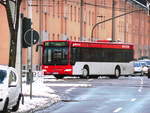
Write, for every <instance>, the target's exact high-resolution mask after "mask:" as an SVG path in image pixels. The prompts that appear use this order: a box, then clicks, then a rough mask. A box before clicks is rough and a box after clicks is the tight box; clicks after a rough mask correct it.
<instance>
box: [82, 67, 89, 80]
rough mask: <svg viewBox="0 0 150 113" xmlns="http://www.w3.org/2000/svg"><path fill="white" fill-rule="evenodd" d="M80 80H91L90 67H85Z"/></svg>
mask: <svg viewBox="0 0 150 113" xmlns="http://www.w3.org/2000/svg"><path fill="white" fill-rule="evenodd" d="M80 78H85V79H87V78H89V68H88V66H84V68H83V70H82V75H81V76H80Z"/></svg>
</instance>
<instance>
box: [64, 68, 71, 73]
mask: <svg viewBox="0 0 150 113" xmlns="http://www.w3.org/2000/svg"><path fill="white" fill-rule="evenodd" d="M64 71H66V72H69V71H72V69H65V70H64Z"/></svg>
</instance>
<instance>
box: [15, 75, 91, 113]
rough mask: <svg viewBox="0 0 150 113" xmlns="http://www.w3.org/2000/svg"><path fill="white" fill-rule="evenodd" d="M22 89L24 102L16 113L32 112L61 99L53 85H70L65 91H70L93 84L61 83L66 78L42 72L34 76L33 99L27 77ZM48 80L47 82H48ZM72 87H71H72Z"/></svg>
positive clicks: (24, 79)
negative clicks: (56, 77) (45, 74)
mask: <svg viewBox="0 0 150 113" xmlns="http://www.w3.org/2000/svg"><path fill="white" fill-rule="evenodd" d="M22 81H23V84H22V91H23V95H24V104H21V102H20V106H19V110H18V111H17V112H15V113H30V112H32V111H36V110H38V109H42V108H44V107H48V106H50V105H52V104H53V103H56V102H59V101H61V98H60V97H59V96H58V95H57V94H56V92H55V91H54V90H53V89H51V88H50V87H51V86H57V87H66V86H67V87H68V89H67V90H66V91H65V93H66V94H67V93H69V92H71V91H72V90H74V89H76V88H77V87H91V84H79V83H77V84H70V83H68V84H67V83H59V82H60V81H65V80H64V79H60V80H58V79H55V78H54V77H53V76H43V75H42V74H39V75H36V76H34V82H33V84H32V99H31V98H30V85H29V84H26V77H24V78H23V80H22ZM52 81H56V82H57V81H58V83H50V82H52ZM46 82H47V83H46ZM70 87H71V88H70Z"/></svg>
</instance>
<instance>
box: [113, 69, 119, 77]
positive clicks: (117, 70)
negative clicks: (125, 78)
mask: <svg viewBox="0 0 150 113" xmlns="http://www.w3.org/2000/svg"><path fill="white" fill-rule="evenodd" d="M119 76H120V68H119V67H117V68H116V69H115V76H114V78H116V79H117V78H119Z"/></svg>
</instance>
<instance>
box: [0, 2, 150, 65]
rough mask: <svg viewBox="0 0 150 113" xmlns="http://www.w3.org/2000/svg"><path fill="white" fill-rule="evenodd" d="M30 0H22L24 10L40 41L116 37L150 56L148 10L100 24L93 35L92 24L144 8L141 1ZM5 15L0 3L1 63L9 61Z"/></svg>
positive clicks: (36, 55)
mask: <svg viewBox="0 0 150 113" xmlns="http://www.w3.org/2000/svg"><path fill="white" fill-rule="evenodd" d="M30 1H32V2H27V0H23V2H22V5H21V12H22V13H23V14H24V16H26V17H29V18H31V19H32V23H33V25H32V27H33V28H34V29H35V30H37V31H38V32H39V34H40V37H41V39H40V40H41V41H43V40H65V39H70V40H76V41H78V40H80V41H81V40H86V41H91V40H94V41H96V40H107V39H113V40H115V41H118V40H119V41H122V42H125V43H133V44H134V45H135V58H139V57H141V56H150V17H148V16H147V11H146V10H145V11H140V12H139V11H136V12H134V13H131V14H128V15H124V16H122V17H119V18H117V19H115V20H114V21H112V20H110V21H107V22H105V23H102V24H99V25H98V26H97V27H96V28H95V29H94V33H93V39H91V31H92V28H93V26H94V25H95V24H96V23H97V22H100V21H104V20H107V19H109V18H112V15H114V16H118V15H120V14H124V13H127V12H130V11H133V10H141V7H140V6H139V5H136V4H134V3H131V2H127V1H126V0H83V2H82V3H81V1H82V0H30ZM113 1H114V2H113ZM81 12H82V13H81ZM81 14H82V16H81ZM6 19H7V18H6V14H5V10H4V8H3V6H2V5H0V22H1V26H0V43H1V44H0V53H1V55H0V64H8V49H9V47H8V46H9V30H8V25H7V20H6ZM81 20H82V22H81ZM81 23H82V26H81ZM80 28H81V29H82V30H81V29H80ZM112 28H113V29H112ZM81 36H82V37H81ZM80 37H81V38H80ZM34 51H35V48H34ZM40 58H41V57H40V55H39V53H36V52H34V56H33V63H34V64H40ZM23 63H24V64H26V63H27V49H23Z"/></svg>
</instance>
